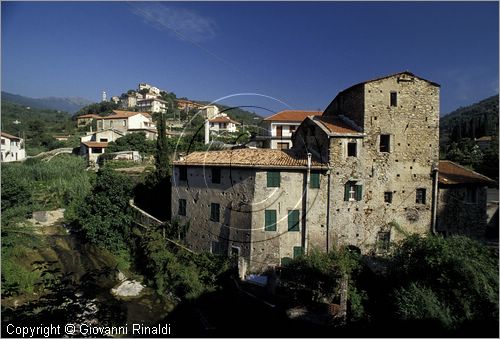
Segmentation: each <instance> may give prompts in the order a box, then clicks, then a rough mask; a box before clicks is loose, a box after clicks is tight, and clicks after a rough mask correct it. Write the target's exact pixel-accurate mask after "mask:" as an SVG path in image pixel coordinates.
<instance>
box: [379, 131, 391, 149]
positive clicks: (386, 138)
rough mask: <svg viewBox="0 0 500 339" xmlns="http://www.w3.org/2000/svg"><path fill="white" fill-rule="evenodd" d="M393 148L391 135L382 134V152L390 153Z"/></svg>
mask: <svg viewBox="0 0 500 339" xmlns="http://www.w3.org/2000/svg"><path fill="white" fill-rule="evenodd" d="M390 150H391V136H390V134H381V135H380V152H384V153H388V152H390Z"/></svg>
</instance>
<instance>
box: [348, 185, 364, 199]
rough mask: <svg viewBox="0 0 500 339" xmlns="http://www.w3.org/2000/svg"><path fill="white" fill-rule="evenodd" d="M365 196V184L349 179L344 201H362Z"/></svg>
mask: <svg viewBox="0 0 500 339" xmlns="http://www.w3.org/2000/svg"><path fill="white" fill-rule="evenodd" d="M362 198H363V186H361V185H357V182H356V181H348V182H347V183H346V184H345V186H344V201H360V200H361V199H362Z"/></svg>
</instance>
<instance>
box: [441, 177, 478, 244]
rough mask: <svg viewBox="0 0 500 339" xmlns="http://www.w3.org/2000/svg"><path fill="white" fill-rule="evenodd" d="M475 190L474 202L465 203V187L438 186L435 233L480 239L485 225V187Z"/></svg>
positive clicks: (475, 187)
mask: <svg viewBox="0 0 500 339" xmlns="http://www.w3.org/2000/svg"><path fill="white" fill-rule="evenodd" d="M469 187H470V188H469V189H473V190H476V200H475V202H474V201H467V196H466V195H467V185H439V195H438V209H437V224H436V231H437V232H438V233H440V234H443V235H452V234H462V235H467V236H470V237H473V238H477V239H481V238H483V237H484V236H485V231H486V224H487V219H488V215H487V213H486V212H487V211H486V187H477V186H474V185H472V186H469Z"/></svg>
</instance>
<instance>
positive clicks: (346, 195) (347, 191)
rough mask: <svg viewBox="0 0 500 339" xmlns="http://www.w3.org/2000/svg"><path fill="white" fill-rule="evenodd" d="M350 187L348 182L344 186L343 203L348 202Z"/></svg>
mask: <svg viewBox="0 0 500 339" xmlns="http://www.w3.org/2000/svg"><path fill="white" fill-rule="evenodd" d="M350 187H351V182H350V181H348V182H347V183H346V184H345V185H344V201H349V189H350Z"/></svg>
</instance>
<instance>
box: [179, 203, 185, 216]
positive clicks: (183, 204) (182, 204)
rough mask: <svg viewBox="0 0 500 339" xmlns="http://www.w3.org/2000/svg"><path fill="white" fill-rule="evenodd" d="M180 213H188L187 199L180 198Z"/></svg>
mask: <svg viewBox="0 0 500 339" xmlns="http://www.w3.org/2000/svg"><path fill="white" fill-rule="evenodd" d="M179 215H184V216H185V215H186V199H179Z"/></svg>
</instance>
